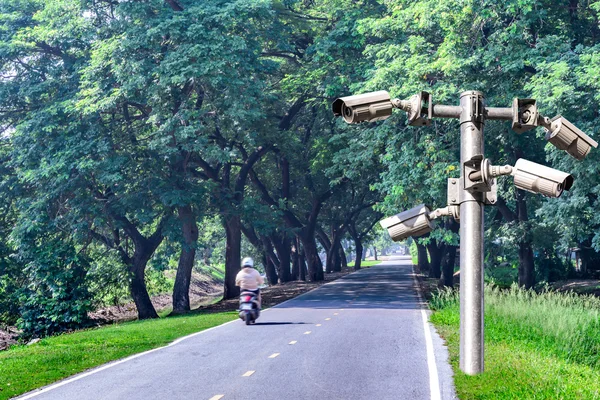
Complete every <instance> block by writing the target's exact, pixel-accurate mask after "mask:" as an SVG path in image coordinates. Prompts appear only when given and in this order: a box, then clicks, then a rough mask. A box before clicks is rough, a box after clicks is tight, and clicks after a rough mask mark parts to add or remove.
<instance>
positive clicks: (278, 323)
mask: <svg viewBox="0 0 600 400" xmlns="http://www.w3.org/2000/svg"><path fill="white" fill-rule="evenodd" d="M306 324H307V322H257V323H255V324H253V325H306Z"/></svg>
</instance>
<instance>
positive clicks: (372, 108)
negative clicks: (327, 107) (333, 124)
mask: <svg viewBox="0 0 600 400" xmlns="http://www.w3.org/2000/svg"><path fill="white" fill-rule="evenodd" d="M393 108H394V106H393V105H392V101H391V99H390V94H389V93H388V92H386V91H385V90H380V91H378V92H372V93H365V94H359V95H356V96H347V97H340V98H339V99H336V100H335V101H334V102H333V104H332V109H333V114H334V115H335V116H336V117H337V116H340V115H341V116H343V117H344V120H345V121H346V122H347V123H349V124H358V123H359V122H363V121H369V122H371V121H381V120H384V119H386V118H389V116H390V115H392V109H393Z"/></svg>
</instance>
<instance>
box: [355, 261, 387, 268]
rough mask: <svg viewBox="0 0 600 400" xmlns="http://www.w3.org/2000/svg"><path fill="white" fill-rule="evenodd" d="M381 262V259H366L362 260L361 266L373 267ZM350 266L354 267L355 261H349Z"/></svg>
mask: <svg viewBox="0 0 600 400" xmlns="http://www.w3.org/2000/svg"><path fill="white" fill-rule="evenodd" d="M380 263H381V261H374V260H366V261H362V262H361V263H360V267H361V268H367V267H372V266H373V265H377V264H380ZM348 267H349V268H352V267H354V263H353V262H351V263H348Z"/></svg>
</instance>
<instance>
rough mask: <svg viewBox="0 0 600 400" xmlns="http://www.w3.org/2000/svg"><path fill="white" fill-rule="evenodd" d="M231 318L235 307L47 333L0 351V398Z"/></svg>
mask: <svg viewBox="0 0 600 400" xmlns="http://www.w3.org/2000/svg"><path fill="white" fill-rule="evenodd" d="M235 318H237V313H235V312H224V313H214V314H190V315H182V316H176V317H169V318H164V319H159V320H145V321H134V322H127V323H123V324H117V325H111V326H105V327H102V328H97V329H89V330H85V331H78V332H75V333H72V334H65V335H60V336H54V337H49V338H46V339H42V340H41V341H40V342H39V343H36V344H34V345H31V346H14V347H11V348H10V349H9V350H7V351H3V352H0V399H8V398H10V397H13V396H17V395H19V394H21V393H25V392H27V391H29V390H32V389H35V388H38V387H40V386H44V385H47V384H50V383H52V382H55V381H57V380H60V379H62V378H65V377H67V376H70V375H73V374H76V373H78V372H82V371H84V370H86V369H89V368H92V367H95V366H98V365H101V364H104V363H106V362H108V361H113V360H117V359H120V358H124V357H127V356H129V355H132V354H136V353H140V352H143V351H146V350H149V349H153V348H156V347H161V346H165V345H167V344H168V343H170V342H172V341H173V340H175V339H177V338H179V337H182V336H185V335H189V334H191V333H194V332H199V331H202V330H205V329H208V328H211V327H213V326H217V325H220V324H222V323H224V322H227V321H231V320H233V319H235Z"/></svg>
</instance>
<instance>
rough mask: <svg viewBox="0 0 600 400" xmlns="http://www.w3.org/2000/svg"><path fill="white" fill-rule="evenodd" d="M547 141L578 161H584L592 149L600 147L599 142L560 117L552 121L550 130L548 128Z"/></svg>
mask: <svg viewBox="0 0 600 400" xmlns="http://www.w3.org/2000/svg"><path fill="white" fill-rule="evenodd" d="M546 140H547V141H549V142H550V143H552V144H553V145H554V146H556V148H558V149H560V150H565V151H566V152H567V153H569V154H570V155H572V156H573V157H575V158H576V159H578V160H583V159H584V158H585V156H587V155H588V153H589V152H590V150H591V149H592V147H594V148H596V147H598V142H596V141H595V140H594V139H592V138H591V137H589V136H588V135H586V134H585V133H583V132H582V131H581V130H580V129H578V128H577V127H576V126H575V125H573V124H572V123H570V122H569V121H567V119H566V118H565V117H562V116H560V115H557V116H556V117H554V118H552V119H551V120H550V129H548V128H546Z"/></svg>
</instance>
